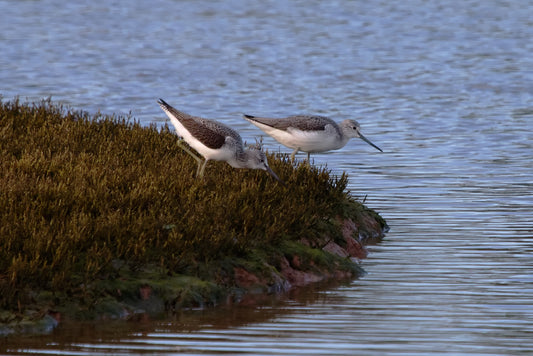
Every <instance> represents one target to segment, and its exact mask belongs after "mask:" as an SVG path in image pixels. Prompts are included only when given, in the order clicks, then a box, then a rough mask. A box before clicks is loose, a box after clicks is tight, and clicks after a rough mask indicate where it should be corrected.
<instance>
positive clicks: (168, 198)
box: [0, 100, 386, 334]
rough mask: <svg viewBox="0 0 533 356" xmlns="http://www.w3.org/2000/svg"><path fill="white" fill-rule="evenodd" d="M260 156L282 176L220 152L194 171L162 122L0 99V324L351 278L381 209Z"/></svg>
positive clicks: (210, 301)
mask: <svg viewBox="0 0 533 356" xmlns="http://www.w3.org/2000/svg"><path fill="white" fill-rule="evenodd" d="M268 159H269V164H270V166H271V167H272V169H273V170H274V171H275V172H276V173H277V174H278V175H279V176H280V178H281V179H283V180H284V181H285V182H286V183H287V187H284V186H282V185H280V184H278V183H277V182H276V181H275V180H273V179H272V177H270V176H268V175H267V174H265V172H263V171H254V170H236V169H233V168H231V167H230V166H229V165H227V164H225V163H222V162H212V163H210V164H209V165H208V167H207V170H206V176H205V177H204V179H203V180H198V179H196V178H195V176H194V175H195V171H196V162H195V161H193V160H192V159H191V158H190V157H189V156H187V155H186V154H185V153H184V152H183V151H182V150H181V149H180V147H179V146H178V145H177V140H176V136H175V134H174V133H173V132H172V131H171V130H170V129H169V128H167V127H165V128H163V129H161V130H158V129H156V128H155V127H143V126H141V125H139V124H137V123H135V122H132V120H130V119H129V118H123V117H109V116H102V115H94V116H91V115H89V114H87V113H83V112H76V111H73V110H68V109H65V108H63V107H62V106H60V105H55V104H53V103H50V102H49V101H43V102H41V103H37V104H21V103H20V102H19V101H18V100H15V101H12V102H2V104H1V107H0V212H1V214H0V246H1V248H0V310H1V312H0V325H3V326H2V327H0V334H9V333H11V332H15V331H28V330H31V331H33V332H35V331H48V330H49V329H50V328H53V326H54V325H55V324H56V323H57V321H58V320H59V319H60V318H61V317H63V318H64V317H68V318H76V319H87V318H103V317H107V318H119V317H127V316H128V315H132V314H134V313H137V312H149V313H151V314H158V313H163V312H168V311H172V310H177V309H179V308H183V307H193V306H196V307H197V306H207V305H216V304H218V303H223V302H228V301H238V300H239V299H240V298H241V297H242V296H243V295H244V294H245V293H250V292H273V291H281V290H285V289H287V288H290V287H291V286H294V285H302V284H307V283H311V282H315V281H319V280H323V279H326V278H332V277H335V278H339V277H353V276H357V275H358V274H359V273H360V272H361V270H360V268H359V267H358V265H357V263H356V262H355V261H354V259H352V258H350V257H353V256H356V257H364V255H365V251H364V248H363V247H362V246H361V242H364V241H365V239H367V238H369V237H372V238H380V237H381V236H382V234H383V230H384V229H386V223H385V221H384V220H383V219H382V218H381V217H380V216H379V215H378V214H377V213H376V212H374V211H372V210H370V209H368V208H366V207H365V206H364V205H363V204H361V203H360V202H358V201H357V200H356V199H355V198H354V197H352V196H351V195H350V193H349V192H348V191H347V190H346V184H347V176H346V175H342V176H341V177H336V176H333V175H331V174H330V172H329V171H328V170H327V169H324V168H317V167H309V166H308V165H305V164H301V165H297V166H293V165H292V164H291V163H290V162H288V160H287V158H286V157H285V156H279V155H278V156H274V155H269V156H268ZM35 320H38V321H39V322H34V321H35ZM47 321H48V322H47ZM29 325H33V326H32V327H30V326H29ZM36 326H38V328H37V329H34V328H35V327H36Z"/></svg>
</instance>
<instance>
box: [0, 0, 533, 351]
mask: <svg viewBox="0 0 533 356" xmlns="http://www.w3.org/2000/svg"><path fill="white" fill-rule="evenodd" d="M0 10H1V11H0V13H2V15H1V17H2V21H0V48H1V53H2V55H1V56H0V68H1V69H0V83H1V84H0V85H1V87H0V94H1V95H3V97H4V100H9V99H11V98H13V97H14V96H16V95H19V96H20V98H21V100H23V101H25V100H29V101H33V100H36V99H41V98H44V97H49V96H51V97H52V100H54V101H58V102H63V103H65V104H68V105H71V106H73V107H74V108H76V109H82V110H86V111H89V112H97V111H101V112H103V113H117V114H128V113H129V112H131V114H132V116H134V117H135V118H136V119H138V120H140V121H141V122H142V123H144V124H146V125H148V124H151V123H155V124H156V125H163V124H164V123H165V122H166V118H165V116H164V114H163V113H162V112H161V111H160V109H159V107H158V106H157V104H156V100H157V98H159V97H162V98H164V99H165V100H167V101H168V102H169V103H171V104H172V105H175V106H176V107H179V108H181V109H183V110H184V111H187V112H189V113H192V114H196V115H201V116H206V117H211V118H218V119H220V120H222V121H225V122H227V123H228V124H230V125H231V126H233V127H235V128H236V129H238V130H239V132H241V134H242V135H243V137H244V138H245V139H247V140H251V141H253V140H254V137H255V136H256V135H259V134H261V132H260V131H258V130H257V129H256V128H255V127H253V126H251V125H249V124H248V123H246V122H245V121H244V120H242V119H240V117H239V114H240V113H242V112H246V113H249V114H255V115H270V116H283V115H289V114H293V113H315V114H323V115H328V116H331V117H333V118H335V119H336V120H341V119H344V118H356V119H358V120H359V122H360V123H361V126H362V131H363V133H364V134H365V135H366V136H367V137H368V138H369V139H371V140H372V141H373V142H374V143H375V144H377V145H378V146H380V147H381V148H382V149H383V150H384V151H385V152H384V153H380V152H378V151H376V150H374V149H373V148H372V147H370V146H368V145H366V144H365V143H364V142H362V141H361V140H352V141H351V142H349V143H348V145H347V146H346V147H345V148H344V149H342V150H339V151H335V152H330V153H327V154H317V155H314V156H313V158H314V160H315V164H319V165H324V164H327V165H328V167H329V168H330V169H332V170H333V171H334V172H341V171H343V170H346V171H347V172H348V173H349V175H350V190H351V191H352V193H353V194H354V195H356V196H358V197H361V198H363V197H365V196H366V197H367V198H366V199H367V200H366V203H367V205H369V206H370V207H372V208H374V209H376V210H377V211H379V212H380V213H381V214H382V215H383V216H384V217H385V218H386V219H387V221H388V223H389V225H390V226H391V231H390V232H389V233H388V234H387V237H386V239H385V240H384V241H383V242H382V243H380V244H379V245H377V246H372V247H370V252H371V253H370V255H369V258H368V259H366V260H365V261H363V262H362V264H363V267H364V268H365V270H366V271H367V272H368V274H367V275H366V276H364V277H363V278H361V279H359V280H355V281H352V282H351V283H347V284H341V285H336V286H329V287H327V288H310V289H306V290H304V291H300V292H299V293H297V294H291V295H288V296H286V297H285V298H281V299H276V298H273V299H268V300H265V301H263V302H262V303H260V304H259V306H255V307H251V306H236V307H223V308H220V309H217V310H215V311H213V310H205V311H191V312H186V313H184V314H183V315H180V316H177V317H176V318H173V319H170V320H164V321H138V322H118V323H111V324H106V325H92V324H85V325H79V324H76V325H68V324H66V325H65V324H63V325H61V326H60V327H59V328H58V329H57V330H56V331H55V332H54V333H53V334H52V335H49V336H41V337H31V338H24V339H22V340H7V342H6V343H4V346H5V347H4V352H6V353H12V354H25V353H61V354H73V355H84V354H91V355H92V354H138V353H146V354H171V353H177V352H183V353H189V354H199V353H207V354H220V353H230V354H235V353H243V354H306V355H309V354H326V353H327V354H365V355H369V354H375V355H383V354H389V355H402V354H410V355H411V354H417V353H419V354H427V353H430V352H431V353H434V354H438V353H453V354H469V355H470V354H480V355H502V354H507V355H510V354H517V355H518V354H528V353H531V352H533V341H532V340H533V272H532V271H533V222H532V220H533V219H532V212H531V211H532V206H533V179H532V174H533V163H532V162H533V56H531V53H533V42H532V41H531V38H533V20H532V19H533V5H527V4H525V3H523V2H512V1H495V0H489V1H455V0H453V1H448V2H446V3H442V2H437V1H422V0H419V1H416V0H408V1H403V2H400V3H395V2H385V1H374V2H368V1H352V2H340V1H338V2H337V1H334V2H319V1H305V2H304V1H292V2H245V1H231V2H229V1H210V2H205V3H202V4H200V3H198V2H195V1H170V0H169V1H157V0H156V1H151V2H142V1H130V2H128V3H127V4H126V3H121V2H113V1H111V2H110V1H100V0H97V1H93V2H91V3H90V4H79V3H77V2H67V3H65V2H60V1H52V0H51V1H0ZM264 142H265V144H266V146H267V147H269V148H270V149H272V150H278V149H280V150H281V151H284V152H289V150H288V149H286V148H283V147H281V148H280V147H279V145H278V144H277V143H276V142H275V141H273V140H271V139H270V138H265V139H264ZM300 157H302V158H303V157H304V156H303V155H301V156H300ZM208 170H209V168H208ZM207 174H208V172H207ZM0 345H1V343H0Z"/></svg>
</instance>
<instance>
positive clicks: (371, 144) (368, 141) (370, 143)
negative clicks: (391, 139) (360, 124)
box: [359, 134, 383, 152]
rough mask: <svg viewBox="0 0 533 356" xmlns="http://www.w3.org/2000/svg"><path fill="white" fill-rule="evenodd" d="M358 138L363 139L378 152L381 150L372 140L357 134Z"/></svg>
mask: <svg viewBox="0 0 533 356" xmlns="http://www.w3.org/2000/svg"><path fill="white" fill-rule="evenodd" d="M359 138H361V140H363V141H365V142H366V143H368V144H369V145H370V146H372V147H374V148H376V149H378V150H379V151H380V152H383V150H382V149H381V148H379V147H378V146H376V145H374V144H373V143H372V142H370V140H369V139H368V138H366V137H365V136H363V135H361V134H359Z"/></svg>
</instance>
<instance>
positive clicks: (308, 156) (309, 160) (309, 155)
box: [307, 152, 311, 165]
mask: <svg viewBox="0 0 533 356" xmlns="http://www.w3.org/2000/svg"><path fill="white" fill-rule="evenodd" d="M307 163H308V164H309V165H311V152H307Z"/></svg>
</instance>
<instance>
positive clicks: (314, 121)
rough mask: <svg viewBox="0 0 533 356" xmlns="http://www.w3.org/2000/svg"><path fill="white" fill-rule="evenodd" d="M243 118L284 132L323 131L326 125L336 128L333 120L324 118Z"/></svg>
mask: <svg viewBox="0 0 533 356" xmlns="http://www.w3.org/2000/svg"><path fill="white" fill-rule="evenodd" d="M244 117H245V118H246V119H248V120H250V121H255V122H258V123H260V124H263V125H267V126H270V127H273V128H275V129H278V130H284V131H286V130H288V129H291V128H292V129H298V130H302V131H323V130H325V129H326V125H328V124H332V125H333V126H336V124H335V122H334V121H333V120H331V119H330V118H328V117H325V116H314V115H294V116H289V117H286V118H283V119H273V118H265V117H255V116H251V115H244Z"/></svg>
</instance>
